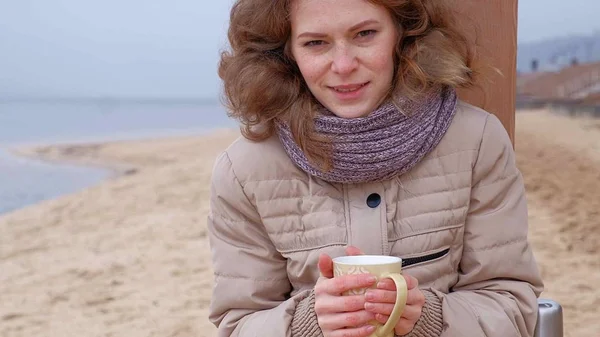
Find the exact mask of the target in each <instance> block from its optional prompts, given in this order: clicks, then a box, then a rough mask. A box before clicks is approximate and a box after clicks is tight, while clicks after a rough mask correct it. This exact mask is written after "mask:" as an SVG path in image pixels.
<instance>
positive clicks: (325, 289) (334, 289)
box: [315, 274, 377, 295]
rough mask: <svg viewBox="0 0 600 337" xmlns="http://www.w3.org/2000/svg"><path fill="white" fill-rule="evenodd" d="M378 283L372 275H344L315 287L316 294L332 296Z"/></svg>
mask: <svg viewBox="0 0 600 337" xmlns="http://www.w3.org/2000/svg"><path fill="white" fill-rule="evenodd" d="M375 282H377V278H375V276H373V275H370V274H353V275H343V276H339V277H335V278H332V279H327V280H324V281H323V282H322V283H320V284H319V287H318V289H317V287H315V293H317V294H319V293H327V294H330V295H341V294H342V293H344V292H346V291H348V290H353V289H361V288H369V287H371V286H372V285H373V284H375Z"/></svg>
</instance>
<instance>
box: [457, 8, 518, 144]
mask: <svg viewBox="0 0 600 337" xmlns="http://www.w3.org/2000/svg"><path fill="white" fill-rule="evenodd" d="M450 2H451V3H452V4H454V9H455V10H456V11H457V12H458V15H459V22H462V23H463V25H464V29H465V31H466V32H467V34H469V36H470V37H471V39H472V40H473V41H475V42H476V43H477V45H478V48H477V54H478V58H477V60H476V62H478V63H479V62H484V63H485V64H486V66H487V67H488V68H496V69H497V71H499V72H500V73H498V72H496V71H494V70H490V69H487V71H486V72H485V73H484V74H483V77H482V82H480V86H481V89H478V88H474V89H471V90H461V91H459V97H460V98H461V99H463V100H464V101H466V102H468V103H470V104H473V105H476V106H478V107H480V108H483V109H485V110H487V111H489V112H491V113H493V114H495V115H496V116H498V118H499V119H500V120H501V121H502V124H503V125H504V127H505V128H506V130H507V131H508V134H509V135H510V138H511V140H512V142H513V145H514V143H515V140H514V135H515V104H516V70H517V68H516V67H517V2H518V0H450Z"/></svg>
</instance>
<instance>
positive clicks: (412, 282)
mask: <svg viewBox="0 0 600 337" xmlns="http://www.w3.org/2000/svg"><path fill="white" fill-rule="evenodd" d="M402 276H404V280H406V288H407V289H408V290H411V289H414V288H417V287H418V286H419V280H417V279H416V278H414V277H412V276H410V275H402Z"/></svg>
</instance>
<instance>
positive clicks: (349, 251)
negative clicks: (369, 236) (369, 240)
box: [346, 246, 365, 256]
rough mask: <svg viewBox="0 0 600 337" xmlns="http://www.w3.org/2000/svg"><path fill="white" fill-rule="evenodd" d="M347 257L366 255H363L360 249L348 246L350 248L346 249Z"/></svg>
mask: <svg viewBox="0 0 600 337" xmlns="http://www.w3.org/2000/svg"><path fill="white" fill-rule="evenodd" d="M346 255H349V256H353V255H365V253H363V252H362V251H361V250H360V249H358V248H356V247H354V246H348V247H346Z"/></svg>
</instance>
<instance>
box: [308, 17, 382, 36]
mask: <svg viewBox="0 0 600 337" xmlns="http://www.w3.org/2000/svg"><path fill="white" fill-rule="evenodd" d="M372 23H379V21H377V20H375V19H368V20H365V21H362V22H360V23H358V24H356V25H354V26H352V27H350V31H355V30H358V29H360V28H362V27H364V26H366V25H370V24H372ZM326 36H327V34H322V33H311V32H304V33H302V34H300V35H298V38H301V37H312V38H323V37H326Z"/></svg>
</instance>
